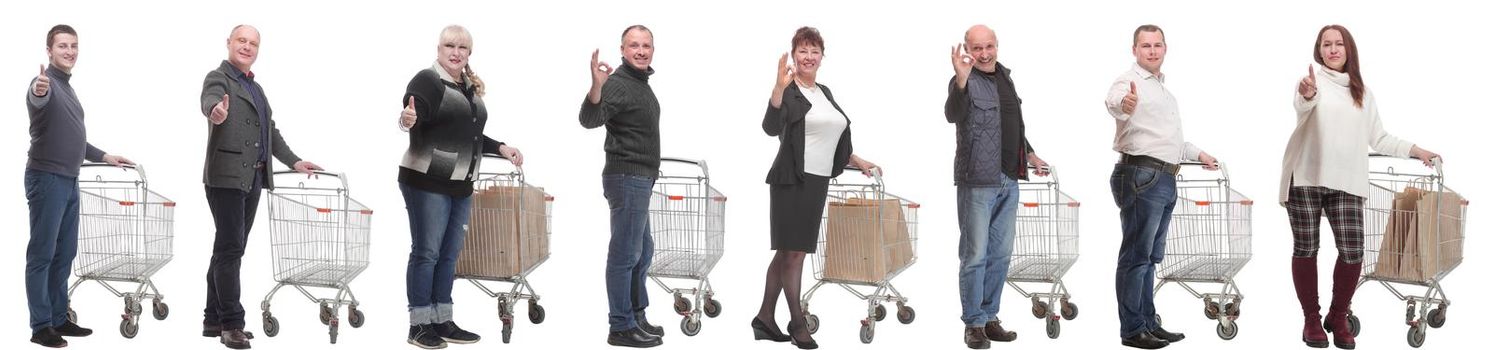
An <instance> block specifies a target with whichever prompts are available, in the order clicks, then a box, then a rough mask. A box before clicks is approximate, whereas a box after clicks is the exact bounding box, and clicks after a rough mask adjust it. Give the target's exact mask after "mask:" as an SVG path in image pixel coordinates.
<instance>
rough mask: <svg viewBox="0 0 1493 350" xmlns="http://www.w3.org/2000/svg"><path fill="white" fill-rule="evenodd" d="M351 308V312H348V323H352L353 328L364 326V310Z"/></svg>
mask: <svg viewBox="0 0 1493 350" xmlns="http://www.w3.org/2000/svg"><path fill="white" fill-rule="evenodd" d="M350 309H351V310H349V311H351V312H348V313H347V323H348V324H350V325H352V326H353V328H360V327H363V321H364V319H363V310H358V309H355V308H350Z"/></svg>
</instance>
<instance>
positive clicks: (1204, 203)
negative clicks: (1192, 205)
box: [1198, 201, 1213, 207]
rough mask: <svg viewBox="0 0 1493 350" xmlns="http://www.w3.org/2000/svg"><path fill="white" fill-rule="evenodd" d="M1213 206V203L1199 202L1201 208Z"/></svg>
mask: <svg viewBox="0 0 1493 350" xmlns="http://www.w3.org/2000/svg"><path fill="white" fill-rule="evenodd" d="M1211 204H1213V202H1209V201H1198V206H1199V207H1206V206H1208V205H1211Z"/></svg>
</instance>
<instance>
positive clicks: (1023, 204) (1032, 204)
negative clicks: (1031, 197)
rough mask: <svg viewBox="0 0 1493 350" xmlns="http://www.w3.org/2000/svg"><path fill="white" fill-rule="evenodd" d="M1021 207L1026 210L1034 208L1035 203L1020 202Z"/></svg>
mask: <svg viewBox="0 0 1493 350" xmlns="http://www.w3.org/2000/svg"><path fill="white" fill-rule="evenodd" d="M1021 206H1023V207H1027V208H1036V207H1037V203H1036V202H1021Z"/></svg>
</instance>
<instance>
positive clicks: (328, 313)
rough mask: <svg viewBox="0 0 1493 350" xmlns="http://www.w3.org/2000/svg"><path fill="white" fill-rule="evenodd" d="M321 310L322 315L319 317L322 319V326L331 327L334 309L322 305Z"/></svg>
mask: <svg viewBox="0 0 1493 350" xmlns="http://www.w3.org/2000/svg"><path fill="white" fill-rule="evenodd" d="M320 309H321V314H320V316H319V317H320V318H321V324H323V325H331V324H332V308H331V307H329V306H327V304H321V308H320Z"/></svg>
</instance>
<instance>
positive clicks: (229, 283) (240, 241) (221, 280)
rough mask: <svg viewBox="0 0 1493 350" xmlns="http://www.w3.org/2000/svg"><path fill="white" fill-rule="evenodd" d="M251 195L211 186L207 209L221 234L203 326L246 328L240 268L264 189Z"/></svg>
mask: <svg viewBox="0 0 1493 350" xmlns="http://www.w3.org/2000/svg"><path fill="white" fill-rule="evenodd" d="M257 185H258V183H257V182H256V186H254V187H253V188H252V189H250V191H249V192H244V191H241V190H239V189H236V188H216V187H207V206H208V208H209V210H211V211H212V214H213V222H214V224H215V226H216V227H217V235H216V237H215V238H214V239H213V258H212V261H211V262H209V263H208V266H207V307H206V308H204V309H203V310H202V324H203V325H205V326H221V327H222V329H224V330H230V329H243V328H244V305H243V304H241V303H239V295H240V293H239V289H240V283H239V268H240V267H241V266H242V265H243V264H242V263H241V262H242V260H243V257H244V246H245V245H246V244H248V242H249V229H250V228H252V227H253V226H254V214H255V212H257V211H258V209H259V194H260V192H262V191H260V188H259V186H257Z"/></svg>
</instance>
